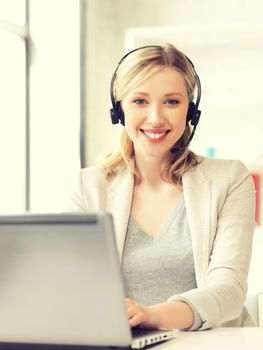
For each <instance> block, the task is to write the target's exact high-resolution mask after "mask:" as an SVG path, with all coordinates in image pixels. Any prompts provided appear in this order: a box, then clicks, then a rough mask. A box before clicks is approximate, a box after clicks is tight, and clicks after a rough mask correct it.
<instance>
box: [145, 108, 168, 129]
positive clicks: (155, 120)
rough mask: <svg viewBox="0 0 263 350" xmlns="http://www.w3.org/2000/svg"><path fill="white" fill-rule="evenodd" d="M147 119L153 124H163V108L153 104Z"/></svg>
mask: <svg viewBox="0 0 263 350" xmlns="http://www.w3.org/2000/svg"><path fill="white" fill-rule="evenodd" d="M147 121H148V122H149V123H151V124H152V125H153V126H161V125H163V123H164V118H163V116H162V111H161V108H160V107H159V106H158V105H152V106H151V107H150V108H149V109H148V115H147Z"/></svg>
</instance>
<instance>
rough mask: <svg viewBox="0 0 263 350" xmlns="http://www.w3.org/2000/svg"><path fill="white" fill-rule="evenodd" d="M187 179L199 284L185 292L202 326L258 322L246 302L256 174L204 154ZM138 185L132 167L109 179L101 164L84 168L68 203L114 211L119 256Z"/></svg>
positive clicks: (80, 208) (75, 207)
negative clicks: (106, 177)
mask: <svg viewBox="0 0 263 350" xmlns="http://www.w3.org/2000/svg"><path fill="white" fill-rule="evenodd" d="M182 180H183V191H184V198H185V206H186V212H187V218H188V222H189V228H190V233H191V238H192V245H193V256H194V264H195V273H196V281H197V286H198V288H197V289H193V290H190V291H187V292H185V293H183V294H181V295H180V296H181V297H183V298H186V299H187V300H188V301H189V302H190V303H192V304H193V305H194V306H195V307H196V308H197V310H198V312H199V313H200V316H201V318H202V320H203V321H204V323H203V326H202V327H201V329H207V328H211V327H216V326H219V325H220V326H250V325H253V322H252V320H251V318H250V316H249V314H248V313H247V310H246V309H245V308H244V306H243V305H244V302H245V299H246V292H247V275H248V270H249V264H250V258H251V251H252V240H253V232H254V228H255V220H254V211H255V189H254V183H253V180H252V178H251V175H250V173H249V171H248V170H247V169H246V167H245V166H244V165H243V164H242V163H241V162H240V161H235V160H219V159H212V158H203V157H200V163H199V164H198V165H197V166H196V167H195V168H193V169H191V170H189V171H187V172H186V173H185V174H184V175H183V179H182ZM133 187H134V176H133V174H131V172H130V171H129V170H128V169H127V168H123V169H122V170H121V171H120V172H119V174H118V175H117V177H116V178H115V179H114V180H113V181H112V182H109V181H107V180H106V179H105V177H104V173H103V169H102V168H101V167H99V166H94V167H89V168H86V169H83V170H81V172H80V175H79V179H78V184H77V186H76V189H75V190H74V191H73V193H72V194H71V197H70V201H69V206H68V207H67V210H68V211H71V212H72V211H98V210H105V211H108V212H110V213H112V215H113V219H114V225H115V230H116V240H117V247H118V252H119V257H120V260H121V258H122V253H123V247H124V241H125V235H126V231H127V225H128V220H129V215H130V211H131V203H132V196H133ZM170 299H173V296H171V298H170Z"/></svg>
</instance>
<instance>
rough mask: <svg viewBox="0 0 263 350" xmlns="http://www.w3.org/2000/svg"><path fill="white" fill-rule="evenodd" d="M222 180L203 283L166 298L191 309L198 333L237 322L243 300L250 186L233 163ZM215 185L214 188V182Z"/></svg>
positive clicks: (250, 212)
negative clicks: (196, 317)
mask: <svg viewBox="0 0 263 350" xmlns="http://www.w3.org/2000/svg"><path fill="white" fill-rule="evenodd" d="M228 165H230V164H228ZM227 174H229V175H227ZM221 175H222V174H221ZM225 176H226V177H227V176H229V179H228V180H227V181H225V180H226V179H224V183H225V184H226V183H227V184H228V185H227V188H226V187H225V185H224V189H222V192H224V193H226V194H224V195H223V196H224V200H223V205H222V206H221V207H220V208H219V210H218V216H217V218H216V220H217V225H216V233H215V236H214V240H213V243H212V245H211V247H212V249H211V251H210V261H209V263H208V268H207V273H206V278H205V283H204V285H202V286H198V288H197V289H194V290H190V291H188V292H185V293H182V294H181V295H180V296H178V295H177V296H174V297H171V298H170V300H173V299H180V297H181V298H182V300H184V299H185V300H186V301H189V303H190V304H192V305H194V307H195V308H196V309H197V311H198V313H199V314H200V317H201V319H202V321H203V325H202V327H201V328H200V329H207V328H211V327H215V326H217V325H219V324H222V323H224V322H228V321H231V320H234V319H237V318H239V316H240V314H241V312H242V309H243V306H244V302H245V299H246V292H247V276H248V271H249V264H250V259H251V252H252V241H253V232H254V228H255V220H254V212H255V189H254V182H253V180H252V177H251V175H250V173H249V172H248V170H247V169H246V167H245V166H244V165H243V164H242V163H241V162H239V161H233V162H232V166H231V168H230V170H229V169H225ZM212 181H213V180H212ZM215 185H218V184H217V183H216V181H215ZM221 200H222V198H221Z"/></svg>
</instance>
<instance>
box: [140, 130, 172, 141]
mask: <svg viewBox="0 0 263 350" xmlns="http://www.w3.org/2000/svg"><path fill="white" fill-rule="evenodd" d="M140 130H141V132H142V133H143V135H144V136H145V138H146V139H147V140H148V141H150V142H152V143H158V142H162V141H163V140H164V139H165V138H166V136H167V134H168V133H169V131H170V130H144V129H140Z"/></svg>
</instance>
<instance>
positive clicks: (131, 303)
mask: <svg viewBox="0 0 263 350" xmlns="http://www.w3.org/2000/svg"><path fill="white" fill-rule="evenodd" d="M125 302H126V306H128V307H130V306H132V305H135V301H134V300H132V299H130V298H125Z"/></svg>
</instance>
